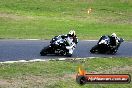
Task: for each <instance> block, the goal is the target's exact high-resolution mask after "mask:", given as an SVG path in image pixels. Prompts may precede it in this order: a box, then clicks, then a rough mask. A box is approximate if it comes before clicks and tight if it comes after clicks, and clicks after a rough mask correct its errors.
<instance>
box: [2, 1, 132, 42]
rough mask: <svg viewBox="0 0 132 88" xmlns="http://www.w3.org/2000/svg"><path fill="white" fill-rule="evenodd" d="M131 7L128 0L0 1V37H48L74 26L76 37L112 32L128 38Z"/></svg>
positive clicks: (131, 22) (131, 4) (130, 31)
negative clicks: (89, 11) (90, 9)
mask: <svg viewBox="0 0 132 88" xmlns="http://www.w3.org/2000/svg"><path fill="white" fill-rule="evenodd" d="M131 7H132V1H131V0H111V1H109V0H1V1H0V38H7V39H8V38H14V39H21V38H38V39H51V38H52V37H53V36H55V35H59V34H66V33H68V31H69V30H70V29H75V31H76V33H77V36H78V37H79V39H99V37H100V36H101V35H104V34H111V33H113V32H115V33H117V35H118V36H119V37H123V38H124V39H125V40H131V37H132V30H131V29H132V26H131V25H132V19H131V18H132V8H131ZM89 8H92V12H91V13H90V14H88V13H87V10H88V9H89Z"/></svg>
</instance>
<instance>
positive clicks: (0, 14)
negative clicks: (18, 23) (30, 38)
mask: <svg viewBox="0 0 132 88" xmlns="http://www.w3.org/2000/svg"><path fill="white" fill-rule="evenodd" d="M0 17H2V18H9V19H13V20H26V19H33V17H31V16H19V15H15V14H10V13H3V12H0Z"/></svg>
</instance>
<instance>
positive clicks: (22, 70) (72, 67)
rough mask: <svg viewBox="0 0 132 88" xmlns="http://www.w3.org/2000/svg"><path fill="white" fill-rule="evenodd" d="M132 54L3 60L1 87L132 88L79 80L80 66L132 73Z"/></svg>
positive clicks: (105, 71) (104, 70)
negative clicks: (128, 55)
mask: <svg viewBox="0 0 132 88" xmlns="http://www.w3.org/2000/svg"><path fill="white" fill-rule="evenodd" d="M131 63H132V59H131V58H94V59H86V60H83V59H82V60H68V59H67V60H66V61H47V62H34V63H31V62H30V63H14V64H0V88H5V87H8V88H11V87H14V88H33V87H34V88H35V87H39V88H115V87H116V88H130V87H131V85H132V84H131V83H130V84H86V85H84V86H80V85H79V84H77V83H76V81H75V76H76V74H77V72H78V67H79V66H80V65H82V66H83V67H84V69H85V70H86V71H87V72H88V73H91V72H94V73H106V74H109V73H111V74H114V73H115V74H124V73H125V74H130V75H132V64H131Z"/></svg>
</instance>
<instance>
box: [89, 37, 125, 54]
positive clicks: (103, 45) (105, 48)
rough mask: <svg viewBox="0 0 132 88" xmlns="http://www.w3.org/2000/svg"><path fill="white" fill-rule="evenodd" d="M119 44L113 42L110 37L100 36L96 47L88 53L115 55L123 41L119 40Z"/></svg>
mask: <svg viewBox="0 0 132 88" xmlns="http://www.w3.org/2000/svg"><path fill="white" fill-rule="evenodd" d="M118 41H119V43H118V44H116V42H115V40H113V39H112V38H111V37H110V36H106V35H105V36H102V37H101V38H100V40H99V41H98V43H97V45H95V46H94V47H93V48H92V49H91V50H90V52H91V53H103V54H104V53H106V54H115V53H116V52H117V50H118V48H119V46H120V44H121V43H122V42H123V41H124V40H123V39H122V38H120V39H119V40H118Z"/></svg>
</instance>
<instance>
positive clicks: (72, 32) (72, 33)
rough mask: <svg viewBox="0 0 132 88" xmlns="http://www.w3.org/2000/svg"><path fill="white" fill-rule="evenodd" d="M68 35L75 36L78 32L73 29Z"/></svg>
mask: <svg viewBox="0 0 132 88" xmlns="http://www.w3.org/2000/svg"><path fill="white" fill-rule="evenodd" d="M68 35H69V36H71V37H73V36H75V35H76V34H75V31H74V30H71V31H70V32H69V34H68Z"/></svg>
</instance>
